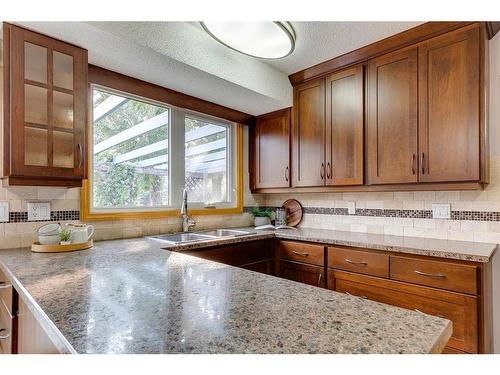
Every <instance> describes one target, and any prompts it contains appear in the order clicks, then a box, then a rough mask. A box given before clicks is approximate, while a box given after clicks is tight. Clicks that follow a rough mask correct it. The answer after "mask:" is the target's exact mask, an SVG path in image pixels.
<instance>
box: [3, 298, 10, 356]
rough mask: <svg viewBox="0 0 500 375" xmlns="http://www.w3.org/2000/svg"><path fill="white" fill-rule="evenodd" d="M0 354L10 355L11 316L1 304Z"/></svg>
mask: <svg viewBox="0 0 500 375" xmlns="http://www.w3.org/2000/svg"><path fill="white" fill-rule="evenodd" d="M2 337H3V338H2ZM0 352H1V353H4V354H10V353H12V316H11V315H10V314H9V312H8V311H7V307H5V306H4V305H3V304H0Z"/></svg>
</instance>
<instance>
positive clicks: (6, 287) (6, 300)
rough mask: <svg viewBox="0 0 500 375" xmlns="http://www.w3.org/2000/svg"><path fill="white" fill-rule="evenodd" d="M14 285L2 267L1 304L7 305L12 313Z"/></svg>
mask: <svg viewBox="0 0 500 375" xmlns="http://www.w3.org/2000/svg"><path fill="white" fill-rule="evenodd" d="M12 291H13V290H12V285H11V283H10V281H9V279H7V276H6V275H5V274H4V272H3V271H2V269H0V305H2V304H3V305H5V307H6V308H7V311H8V312H9V314H10V315H12Z"/></svg>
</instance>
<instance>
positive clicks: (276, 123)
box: [251, 108, 291, 189]
mask: <svg viewBox="0 0 500 375" xmlns="http://www.w3.org/2000/svg"><path fill="white" fill-rule="evenodd" d="M253 142H254V146H253V159H252V160H253V163H252V166H253V168H251V173H252V174H253V175H252V177H253V184H252V186H253V188H254V189H259V188H279V187H290V181H291V175H290V108H286V109H284V110H280V111H276V112H272V113H268V114H265V115H262V116H259V117H257V121H256V123H255V129H254V134H253Z"/></svg>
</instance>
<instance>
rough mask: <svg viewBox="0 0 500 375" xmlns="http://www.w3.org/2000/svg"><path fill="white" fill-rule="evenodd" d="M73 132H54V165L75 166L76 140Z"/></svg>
mask: <svg viewBox="0 0 500 375" xmlns="http://www.w3.org/2000/svg"><path fill="white" fill-rule="evenodd" d="M73 137H74V135H73V133H66V132H58V131H54V132H53V133H52V142H53V143H52V144H53V147H52V153H53V155H52V165H53V166H54V167H63V168H73V166H74V156H73V152H74V149H75V148H74V140H73Z"/></svg>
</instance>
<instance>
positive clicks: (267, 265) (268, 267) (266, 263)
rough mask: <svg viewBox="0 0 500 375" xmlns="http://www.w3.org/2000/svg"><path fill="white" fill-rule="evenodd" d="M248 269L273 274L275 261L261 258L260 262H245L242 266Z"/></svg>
mask: <svg viewBox="0 0 500 375" xmlns="http://www.w3.org/2000/svg"><path fill="white" fill-rule="evenodd" d="M241 268H244V269H246V270H250V271H255V272H260V273H265V274H266V275H272V271H273V262H272V260H271V259H266V260H261V261H259V262H254V263H250V264H244V265H242V266H241Z"/></svg>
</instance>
